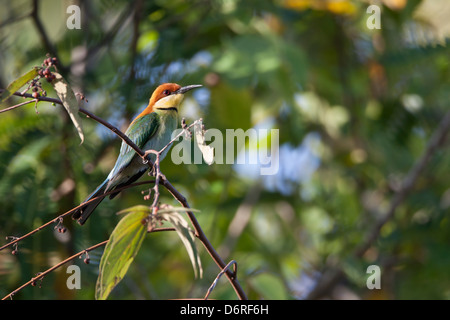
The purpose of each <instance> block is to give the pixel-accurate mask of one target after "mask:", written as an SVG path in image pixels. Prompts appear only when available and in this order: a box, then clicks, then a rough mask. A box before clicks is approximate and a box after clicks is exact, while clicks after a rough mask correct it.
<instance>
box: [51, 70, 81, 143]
mask: <svg viewBox="0 0 450 320" xmlns="http://www.w3.org/2000/svg"><path fill="white" fill-rule="evenodd" d="M53 74H54V75H55V77H56V78H55V79H54V80H53V81H52V85H53V89H55V91H56V94H57V95H58V97H59V99H61V102H62V104H63V106H64V108H65V109H66V111H67V113H68V114H69V116H70V119H71V120H72V122H73V124H74V126H75V128H76V129H77V131H78V135H79V136H80V139H81V143H83V141H84V133H83V128H82V125H81V124H82V123H81V118H80V116H79V115H78V110H79V105H78V100H77V97H76V96H75V93H73V91H72V88H71V87H70V86H69V84H68V83H67V82H66V81H65V80H64V78H63V77H62V76H61V75H60V74H59V73H58V72H53Z"/></svg>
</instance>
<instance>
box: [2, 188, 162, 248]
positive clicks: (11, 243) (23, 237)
mask: <svg viewBox="0 0 450 320" xmlns="http://www.w3.org/2000/svg"><path fill="white" fill-rule="evenodd" d="M154 182H155V181H154V180H151V181H141V182H136V183H133V184H130V185H128V186H124V187H121V188H117V189H115V190H112V191H109V192H107V193H105V194H102V195H101V196H98V197H95V198H92V199H91V200H89V201H86V202H84V203H82V204H80V205H79V206H76V207H74V208H72V209H70V210H69V211H66V212H64V213H63V214H60V215H59V216H57V217H56V218H54V219H52V220H50V221H48V222H47V223H44V224H43V225H41V226H39V227H37V228H36V229H34V230H32V231H30V232H28V233H27V234H25V235H23V236H21V237H13V238H12V239H13V240H12V241H10V242H8V243H7V244H5V245H3V246H1V247H0V251H2V250H4V249H6V248H8V247H10V246H13V245H15V244H16V243H18V242H19V241H21V240H24V239H26V238H28V237H29V236H31V235H33V234H35V233H36V232H38V231H41V230H42V229H45V228H47V227H48V226H50V225H52V224H55V223H57V222H59V221H61V219H63V218H64V217H66V216H68V215H69V214H71V213H72V212H73V211H75V210H77V209H80V208H82V207H84V206H86V205H88V204H89V203H91V202H94V201H95V200H97V199H99V198H105V197H107V196H109V195H110V194H113V193H116V192H118V191H123V190H125V189H129V188H132V187H136V186H140V185H143V184H150V183H154Z"/></svg>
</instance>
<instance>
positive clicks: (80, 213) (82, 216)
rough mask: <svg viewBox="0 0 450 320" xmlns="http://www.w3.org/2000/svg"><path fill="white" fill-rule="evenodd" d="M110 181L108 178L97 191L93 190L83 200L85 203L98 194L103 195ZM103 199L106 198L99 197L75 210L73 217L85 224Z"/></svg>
mask: <svg viewBox="0 0 450 320" xmlns="http://www.w3.org/2000/svg"><path fill="white" fill-rule="evenodd" d="M108 182H109V180H108V179H106V180H105V181H103V183H102V184H101V185H99V186H98V188H97V189H95V191H94V192H92V193H91V194H90V195H89V196H88V197H87V198H86V200H84V201H83V203H85V202H88V201H89V200H91V199H94V198H96V197H98V196H101V195H103V194H104V193H105V192H106V187H107V185H108ZM103 199H104V198H98V199H96V200H94V201H92V202H91V203H89V204H87V205H86V206H84V207H82V208H80V209H78V210H76V211H74V212H73V214H72V219H74V220H77V221H78V223H79V224H80V225H83V224H84V223H85V222H86V220H87V219H88V218H89V216H90V215H91V213H92V212H93V211H94V210H95V208H97V206H98V205H99V204H100V202H102V200H103Z"/></svg>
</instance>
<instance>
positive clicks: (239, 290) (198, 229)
mask: <svg viewBox="0 0 450 320" xmlns="http://www.w3.org/2000/svg"><path fill="white" fill-rule="evenodd" d="M3 91H4V90H2V89H0V92H3ZM13 95H15V96H21V97H27V98H31V95H30V94H26V93H25V94H22V93H20V92H15V93H14V94H13ZM38 101H46V102H52V103H57V104H60V105H62V102H61V100H59V99H54V98H47V97H39V98H38ZM1 112H4V110H0V113H1ZM79 112H81V113H83V114H85V115H86V116H87V117H88V118H91V119H93V120H95V121H97V122H98V123H100V124H102V125H103V126H105V127H107V128H108V129H109V130H111V131H112V132H114V133H115V134H116V135H118V136H119V137H120V138H121V139H122V140H123V141H125V143H126V144H127V145H128V146H130V147H131V148H133V150H134V151H136V153H137V154H138V155H139V156H140V157H141V158H143V159H145V160H146V161H147V164H148V166H149V167H150V168H153V167H154V164H153V162H152V161H151V160H150V159H148V157H146V155H145V152H144V151H142V150H141V149H140V148H139V147H138V146H137V145H136V144H135V143H134V142H133V141H131V140H130V139H129V138H128V137H127V136H126V135H125V134H124V133H123V132H121V131H120V130H119V129H117V128H116V127H114V126H113V125H111V124H110V123H108V122H106V121H104V120H103V119H101V118H99V117H97V116H96V115H94V114H92V113H90V112H89V111H87V110H86V109H84V108H81V107H80V108H79ZM194 124H195V123H193V124H191V126H192V125H194ZM189 127H190V126H189ZM183 129H185V125H183ZM183 132H185V130H183ZM180 134H181V133H180ZM176 138H178V136H177V137H176ZM173 141H175V140H174V139H173V140H172V141H171V142H169V144H170V143H172V142H173ZM163 150H164V149H163ZM161 152H162V151H161ZM160 179H161V182H160V184H162V185H163V186H164V187H165V188H166V189H167V190H168V191H169V192H170V193H171V194H172V196H173V197H174V198H175V199H176V200H177V201H178V202H179V203H180V204H181V205H182V206H183V207H185V208H190V206H189V203H188V202H187V200H186V198H185V197H184V196H183V195H182V194H181V193H180V192H179V191H178V190H177V189H176V188H175V187H174V186H173V185H172V184H171V183H170V182H169V181H168V180H167V179H166V177H164V176H161V178H160ZM116 191H117V190H116ZM86 204H87V203H86ZM84 205H85V204H84ZM77 208H78V207H77ZM75 209H76V208H74V209H72V210H70V212H72V211H73V210H75ZM66 214H68V213H66ZM66 214H64V215H66ZM187 215H188V217H189V220H190V221H191V223H192V226H193V228H194V230H195V235H196V237H197V238H198V239H199V240H200V242H201V243H202V244H203V246H204V247H205V249H206V251H207V252H208V253H209V255H210V256H211V258H212V259H213V260H214V262H215V263H216V264H217V265H218V266H219V268H220V269H221V270H226V271H225V275H226V276H227V278H228V280H229V281H230V284H231V286H232V287H233V289H234V291H235V292H236V294H237V296H238V297H239V299H240V300H247V296H246V294H245V292H244V290H243V289H242V287H241V285H240V283H239V281H238V280H237V276H236V274H234V273H233V272H231V271H230V270H229V268H226V267H227V265H226V264H225V262H224V261H223V260H222V258H221V257H220V255H219V254H218V253H217V251H216V250H215V249H214V247H213V246H212V244H211V243H210V242H209V240H208V238H207V237H206V235H205V233H204V232H203V230H202V228H201V227H200V224H199V223H198V221H197V218H196V217H195V215H194V213H193V212H192V211H187ZM56 219H58V218H56ZM52 222H53V220H52ZM38 229H39V230H40V229H41V228H38ZM38 229H36V230H37V231H39V230H38ZM37 231H35V232H37ZM33 233H34V232H33ZM28 235H29V234H28ZM28 235H27V236H28ZM21 239H23V237H21ZM19 240H20V239H19ZM19 240H16V241H19ZM8 245H11V243H9V244H8ZM3 247H5V246H3ZM3 247H1V248H0V250H1V249H3ZM83 252H84V251H83Z"/></svg>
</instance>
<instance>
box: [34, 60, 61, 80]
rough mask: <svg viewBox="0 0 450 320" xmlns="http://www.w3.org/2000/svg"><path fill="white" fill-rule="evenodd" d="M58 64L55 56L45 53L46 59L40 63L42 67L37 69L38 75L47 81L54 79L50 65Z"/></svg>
mask: <svg viewBox="0 0 450 320" xmlns="http://www.w3.org/2000/svg"><path fill="white" fill-rule="evenodd" d="M57 65H58V59H57V58H51V57H49V55H47V59H45V60H44V62H43V63H42V68H41V69H39V72H38V74H39V77H41V78H45V79H47V81H48V82H52V81H53V80H55V75H54V74H53V73H52V72H51V71H50V67H56V66H57Z"/></svg>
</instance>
